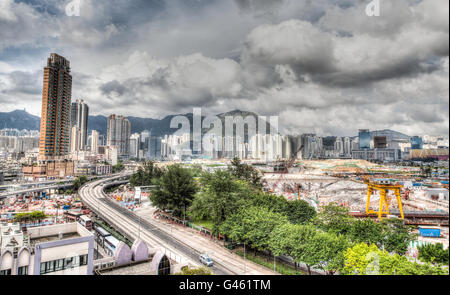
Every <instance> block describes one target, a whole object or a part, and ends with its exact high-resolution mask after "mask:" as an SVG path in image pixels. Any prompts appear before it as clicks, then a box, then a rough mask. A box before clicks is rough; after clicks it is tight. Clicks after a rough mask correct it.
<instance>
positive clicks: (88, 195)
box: [79, 173, 240, 275]
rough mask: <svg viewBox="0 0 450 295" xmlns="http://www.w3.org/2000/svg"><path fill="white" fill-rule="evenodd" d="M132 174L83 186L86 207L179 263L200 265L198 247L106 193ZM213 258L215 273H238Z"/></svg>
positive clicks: (127, 234) (126, 233)
mask: <svg viewBox="0 0 450 295" xmlns="http://www.w3.org/2000/svg"><path fill="white" fill-rule="evenodd" d="M129 175H130V174H129V173H127V174H122V175H120V176H116V177H112V178H108V179H105V180H97V181H94V182H92V183H89V184H86V185H84V186H83V187H81V188H80V190H79V195H80V197H81V199H82V201H83V203H84V204H85V205H86V206H87V207H89V208H90V209H91V210H92V211H94V212H95V213H97V214H98V215H99V216H100V217H101V218H102V219H104V220H105V221H106V222H108V223H109V224H110V225H111V226H113V227H114V228H115V229H116V230H118V231H119V232H120V233H122V234H124V235H125V236H126V237H127V238H129V239H130V240H132V241H134V240H136V239H139V238H140V239H142V240H143V241H145V242H146V243H147V244H148V245H149V247H150V248H160V249H162V250H163V251H165V252H166V255H167V256H168V257H170V258H171V259H172V260H175V261H177V262H178V263H189V264H191V265H193V266H200V263H199V261H198V257H199V255H200V254H201V253H200V252H199V251H197V250H196V249H194V248H193V247H191V246H189V245H187V244H186V243H184V242H183V241H181V240H179V239H177V238H176V237H175V236H172V235H171V234H170V233H167V232H166V231H164V230H162V229H160V228H159V227H157V226H156V225H155V224H154V223H153V222H150V221H148V220H145V219H142V218H140V217H139V216H137V215H136V214H134V213H133V212H131V211H130V210H128V209H126V208H124V207H122V206H120V205H119V204H118V203H116V202H114V201H113V200H111V199H110V198H108V197H107V196H106V194H105V193H104V191H103V190H104V188H106V187H107V186H111V185H113V184H119V183H124V182H128V181H126V180H123V179H124V178H128V177H129ZM121 179H122V180H121ZM111 183H112V184H111ZM238 258H240V257H238ZM214 262H215V266H214V267H213V268H212V271H213V272H214V273H215V274H219V275H235V274H237V273H236V272H235V271H234V270H233V269H230V268H229V267H227V266H226V265H224V264H222V263H221V262H220V261H217V260H215V261H214Z"/></svg>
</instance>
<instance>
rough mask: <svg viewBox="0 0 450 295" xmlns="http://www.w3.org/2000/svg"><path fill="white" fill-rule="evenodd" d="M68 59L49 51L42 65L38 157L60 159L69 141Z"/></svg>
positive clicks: (65, 151)
mask: <svg viewBox="0 0 450 295" xmlns="http://www.w3.org/2000/svg"><path fill="white" fill-rule="evenodd" d="M71 99H72V76H71V75H70V62H69V61H68V60H67V59H65V58H64V57H62V56H60V55H58V54H55V53H52V54H51V55H50V57H49V58H48V60H47V66H46V67H45V68H44V87H43V91H42V116H41V135H40V140H39V160H41V161H46V160H58V159H64V157H65V156H66V155H67V154H68V152H69V144H70V108H71Z"/></svg>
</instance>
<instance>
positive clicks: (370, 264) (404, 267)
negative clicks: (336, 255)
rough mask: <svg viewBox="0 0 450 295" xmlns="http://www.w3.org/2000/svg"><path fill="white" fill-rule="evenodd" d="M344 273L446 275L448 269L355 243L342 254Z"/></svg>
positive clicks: (372, 246)
mask: <svg viewBox="0 0 450 295" xmlns="http://www.w3.org/2000/svg"><path fill="white" fill-rule="evenodd" d="M340 273H341V274H344V275H448V269H443V268H441V267H439V266H433V265H432V264H430V263H423V264H420V263H416V262H412V261H410V260H408V258H406V257H405V256H401V255H398V254H393V255H391V254H389V253H388V252H386V251H382V250H380V249H379V248H378V247H377V246H375V245H370V246H369V245H367V244H365V243H361V244H357V245H355V246H354V247H352V248H349V249H347V251H345V254H344V267H343V268H342V269H341V271H340Z"/></svg>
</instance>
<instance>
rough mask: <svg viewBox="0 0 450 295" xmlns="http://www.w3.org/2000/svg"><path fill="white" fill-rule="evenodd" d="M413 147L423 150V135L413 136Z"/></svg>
mask: <svg viewBox="0 0 450 295" xmlns="http://www.w3.org/2000/svg"><path fill="white" fill-rule="evenodd" d="M411 149H412V150H421V149H423V140H422V137H419V136H414V137H412V138H411Z"/></svg>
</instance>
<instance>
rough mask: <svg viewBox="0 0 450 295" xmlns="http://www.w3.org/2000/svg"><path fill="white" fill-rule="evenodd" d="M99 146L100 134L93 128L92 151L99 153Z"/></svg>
mask: <svg viewBox="0 0 450 295" xmlns="http://www.w3.org/2000/svg"><path fill="white" fill-rule="evenodd" d="M98 146H99V134H98V131H96V130H92V133H91V152H92V153H94V154H97V153H98Z"/></svg>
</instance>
